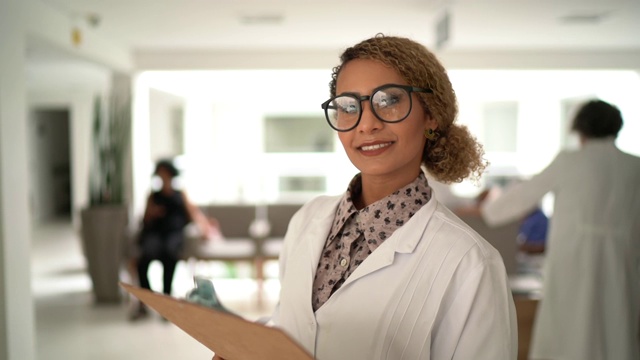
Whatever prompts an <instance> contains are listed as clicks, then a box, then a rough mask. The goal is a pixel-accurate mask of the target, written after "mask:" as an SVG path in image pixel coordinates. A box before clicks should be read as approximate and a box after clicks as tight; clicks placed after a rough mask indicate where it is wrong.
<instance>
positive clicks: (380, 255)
mask: <svg viewBox="0 0 640 360" xmlns="http://www.w3.org/2000/svg"><path fill="white" fill-rule="evenodd" d="M438 206H439V205H438V201H437V200H436V199H435V197H432V198H431V200H429V202H428V203H427V204H425V205H424V206H423V207H422V208H421V209H420V210H419V211H418V212H417V213H416V214H415V215H414V216H413V217H412V218H411V219H410V220H409V221H408V222H407V223H406V224H404V225H403V226H401V227H400V228H399V229H397V230H396V231H394V232H393V234H392V235H391V236H390V237H389V238H388V239H387V240H385V242H384V243H382V244H381V245H380V246H379V247H378V248H377V249H376V250H375V251H374V252H372V253H371V255H369V256H368V257H367V258H366V259H365V261H364V262H363V263H362V264H360V266H358V268H357V269H356V270H355V271H354V272H353V273H352V274H351V276H349V277H348V278H347V280H346V281H345V283H344V284H343V285H342V287H345V286H348V284H349V283H351V282H353V281H356V280H357V279H359V278H361V277H363V276H365V275H367V274H370V273H372V272H374V271H377V270H379V269H382V268H384V267H387V266H389V265H391V264H393V260H394V257H395V254H396V253H401V254H408V253H412V252H413V251H414V250H415V248H416V247H417V246H418V244H419V243H420V241H421V240H422V239H423V238H424V236H423V234H424V232H425V230H426V228H427V224H428V223H429V221H430V219H431V217H432V215H433V213H434V212H435V210H436V208H437V207H438ZM425 240H426V239H425ZM338 291H340V289H338Z"/></svg>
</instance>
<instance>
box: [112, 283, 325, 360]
mask: <svg viewBox="0 0 640 360" xmlns="http://www.w3.org/2000/svg"><path fill="white" fill-rule="evenodd" d="M120 286H121V287H122V288H124V289H125V290H126V291H127V292H129V293H130V294H132V295H133V296H135V297H137V298H138V299H139V300H140V301H142V302H143V303H145V304H146V305H148V306H149V307H151V308H152V309H154V310H155V311H157V312H158V313H160V315H162V316H164V317H165V318H166V319H167V320H169V321H171V322H172V323H174V324H175V325H176V326H178V327H179V328H180V329H182V330H183V331H184V332H186V333H187V334H189V335H191V337H193V338H194V339H196V340H198V341H199V342H200V343H201V344H203V345H204V346H206V347H207V348H209V349H210V350H212V351H213V352H215V353H216V354H217V355H219V356H221V357H223V358H224V359H225V360H245V359H246V360H261V359H265V360H267V359H281V360H313V357H312V356H311V355H309V353H308V352H307V351H306V350H305V349H304V348H302V347H301V346H300V345H299V344H298V343H296V342H295V340H293V339H291V338H290V337H289V336H288V335H287V334H285V333H284V332H283V331H282V330H280V329H278V328H275V327H268V326H264V325H261V324H257V323H254V322H250V321H247V320H245V319H243V318H241V317H238V316H234V315H230V314H226V313H223V312H221V311H216V310H214V309H210V308H207V307H204V306H201V305H198V304H194V303H190V302H188V301H186V300H181V299H176V298H173V297H170V296H167V295H164V294H159V293H155V292H153V291H149V290H146V289H142V288H140V287H137V286H133V285H129V284H125V283H122V282H121V283H120Z"/></svg>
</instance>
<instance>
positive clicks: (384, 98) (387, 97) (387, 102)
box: [376, 93, 401, 108]
mask: <svg viewBox="0 0 640 360" xmlns="http://www.w3.org/2000/svg"><path fill="white" fill-rule="evenodd" d="M400 100H401V99H400V97H399V96H398V95H397V94H387V93H384V94H382V95H381V96H380V97H379V98H378V101H377V102H376V104H377V105H378V107H380V108H385V107H390V106H394V105H396V104H397V103H399V102H400Z"/></svg>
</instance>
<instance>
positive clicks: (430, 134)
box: [424, 129, 437, 140]
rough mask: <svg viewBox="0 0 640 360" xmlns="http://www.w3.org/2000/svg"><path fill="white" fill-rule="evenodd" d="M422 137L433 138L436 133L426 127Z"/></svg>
mask: <svg viewBox="0 0 640 360" xmlns="http://www.w3.org/2000/svg"><path fill="white" fill-rule="evenodd" d="M424 137H426V138H427V140H435V139H436V137H437V135H436V132H435V131H433V129H427V130H425V131H424Z"/></svg>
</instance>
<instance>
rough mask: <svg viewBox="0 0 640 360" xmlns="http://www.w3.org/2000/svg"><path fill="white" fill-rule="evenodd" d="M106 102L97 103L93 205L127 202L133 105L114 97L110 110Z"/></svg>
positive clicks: (93, 138) (93, 160)
mask: <svg viewBox="0 0 640 360" xmlns="http://www.w3.org/2000/svg"><path fill="white" fill-rule="evenodd" d="M102 102H103V99H102V97H100V96H97V97H96V98H95V100H94V114H93V115H94V116H93V131H92V161H91V172H90V184H89V187H90V198H91V205H100V204H123V203H124V202H125V164H126V156H127V155H128V148H129V142H130V140H131V102H130V101H129V99H121V98H118V97H115V96H112V97H110V98H109V99H108V103H107V107H106V108H103V106H102Z"/></svg>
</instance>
